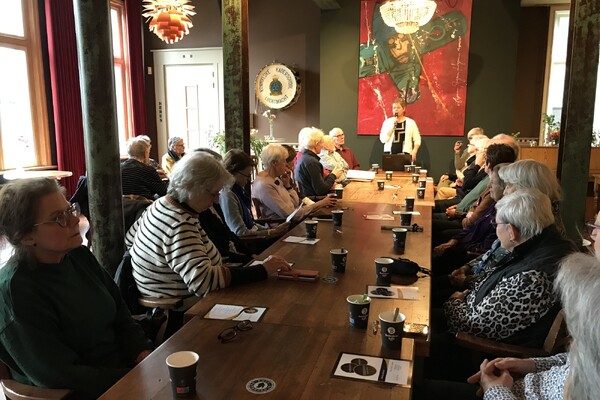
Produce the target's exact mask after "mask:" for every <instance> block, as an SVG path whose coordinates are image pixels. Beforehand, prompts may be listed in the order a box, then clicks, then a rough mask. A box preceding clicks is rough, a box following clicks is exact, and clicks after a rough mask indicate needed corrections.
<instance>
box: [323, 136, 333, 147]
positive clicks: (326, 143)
mask: <svg viewBox="0 0 600 400" xmlns="http://www.w3.org/2000/svg"><path fill="white" fill-rule="evenodd" d="M327 147H333V149H334V150H335V144H334V143H333V137H331V136H327V135H324V136H323V148H324V149H326V150H327ZM327 151H329V150H327Z"/></svg>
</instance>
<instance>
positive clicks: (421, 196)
mask: <svg viewBox="0 0 600 400" xmlns="http://www.w3.org/2000/svg"><path fill="white" fill-rule="evenodd" d="M424 198H425V189H424V188H417V199H420V200H423V199H424Z"/></svg>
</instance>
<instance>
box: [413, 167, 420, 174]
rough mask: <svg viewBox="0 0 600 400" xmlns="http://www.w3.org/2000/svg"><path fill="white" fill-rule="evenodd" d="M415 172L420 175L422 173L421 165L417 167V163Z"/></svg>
mask: <svg viewBox="0 0 600 400" xmlns="http://www.w3.org/2000/svg"><path fill="white" fill-rule="evenodd" d="M414 173H415V174H418V175H420V174H421V167H417V166H416V165H415V171H414Z"/></svg>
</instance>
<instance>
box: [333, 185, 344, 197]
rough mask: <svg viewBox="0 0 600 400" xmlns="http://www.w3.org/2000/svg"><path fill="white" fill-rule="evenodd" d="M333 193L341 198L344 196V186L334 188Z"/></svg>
mask: <svg viewBox="0 0 600 400" xmlns="http://www.w3.org/2000/svg"><path fill="white" fill-rule="evenodd" d="M335 194H336V196H337V199H338V200H341V199H342V197H344V188H335Z"/></svg>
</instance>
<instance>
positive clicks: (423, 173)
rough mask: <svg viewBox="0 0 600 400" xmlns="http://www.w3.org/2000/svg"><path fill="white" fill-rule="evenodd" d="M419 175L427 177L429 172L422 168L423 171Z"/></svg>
mask: <svg viewBox="0 0 600 400" xmlns="http://www.w3.org/2000/svg"><path fill="white" fill-rule="evenodd" d="M419 174H420V175H421V176H424V177H427V170H426V169H423V168H421V171H419Z"/></svg>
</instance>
